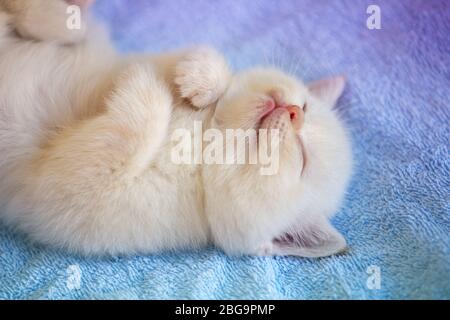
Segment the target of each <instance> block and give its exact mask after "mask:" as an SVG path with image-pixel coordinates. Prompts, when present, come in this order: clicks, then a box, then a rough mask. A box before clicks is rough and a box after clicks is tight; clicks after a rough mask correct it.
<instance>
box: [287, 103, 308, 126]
mask: <svg viewBox="0 0 450 320" xmlns="http://www.w3.org/2000/svg"><path fill="white" fill-rule="evenodd" d="M286 109H287V111H288V112H289V116H290V117H291V122H292V125H293V126H294V128H295V129H296V130H300V129H301V127H302V126H303V122H304V121H305V113H304V112H303V109H302V108H300V107H299V106H296V105H290V106H287V107H286Z"/></svg>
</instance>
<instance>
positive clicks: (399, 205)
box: [0, 0, 450, 299]
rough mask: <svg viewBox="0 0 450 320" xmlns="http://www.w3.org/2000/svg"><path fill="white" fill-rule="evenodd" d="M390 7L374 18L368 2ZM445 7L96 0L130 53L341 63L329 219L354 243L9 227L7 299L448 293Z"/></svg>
mask: <svg viewBox="0 0 450 320" xmlns="http://www.w3.org/2000/svg"><path fill="white" fill-rule="evenodd" d="M375 2H376V4H377V5H378V6H379V8H380V10H381V29H380V30H376V29H375V30H369V29H368V28H367V27H366V20H367V18H368V17H369V14H367V13H366V10H367V7H368V6H369V5H370V4H373V3H375ZM449 7H450V5H449V2H448V1H445V0H442V1H425V0H424V1H410V0H402V1H400V0H399V1H390V0H389V1H388V0H386V1H384V0H377V1H373V0H369V1H365V0H356V1H355V0H346V1H332V0H329V1H325V0H307V1H300V0H281V1H272V0H265V1H262V0H258V1H256V0H255V1H235V0H221V1H209V0H205V1H202V0H172V1H158V0H149V1H145V0H133V1H126V0H115V1H112V0H108V1H106V0H99V1H98V3H97V4H96V6H95V13H96V14H97V16H98V17H99V18H100V19H102V20H104V21H105V23H106V24H107V25H109V27H110V29H111V33H112V38H113V39H114V41H115V43H116V44H117V46H118V48H119V49H120V50H121V51H124V52H160V51H162V50H169V49H175V48H178V47H183V46H187V45H192V44H194V43H202V44H203V43H206V44H211V45H214V46H216V47H217V48H218V49H219V50H221V51H223V52H224V54H225V55H226V56H227V58H228V59H229V60H230V61H231V62H232V63H233V66H234V67H235V68H236V69H240V68H245V67H249V66H252V65H255V64H260V63H265V64H275V65H277V66H279V67H282V68H284V69H285V70H287V71H291V72H294V73H295V74H297V75H298V76H299V77H301V78H303V79H305V80H306V81H310V80H314V79H317V78H320V77H323V76H327V75H330V74H345V75H346V76H347V78H348V87H347V89H346V92H345V95H344V97H343V98H342V99H341V100H340V102H339V109H340V112H341V113H342V115H343V117H344V119H345V120H346V122H347V123H348V126H349V128H350V129H351V132H352V138H353V145H354V154H355V159H356V168H355V174H354V178H353V180H352V183H351V186H350V189H349V192H348V197H347V200H346V202H345V206H344V207H343V208H342V209H341V210H340V212H339V213H338V215H337V216H336V218H335V219H334V224H335V225H336V226H337V228H338V229H339V230H341V231H342V232H343V234H344V235H345V237H346V238H347V240H348V242H349V245H350V247H351V250H350V252H349V253H348V254H346V255H342V256H335V257H330V258H324V259H318V260H314V259H302V258H296V257H277V258H253V257H242V258H229V257H226V256H225V255H224V254H222V253H221V252H220V251H218V250H216V249H214V248H207V249H204V250H198V251H183V252H174V253H165V254H161V255H154V256H151V255H149V256H135V257H129V258H121V257H118V258H108V259H93V258H82V257H77V256H73V255H69V254H67V253H65V252H61V251H55V250H53V249H50V248H46V247H41V246H36V245H34V244H31V243H28V242H27V240H26V238H25V237H24V236H23V235H21V234H16V233H14V232H12V231H10V230H8V229H6V228H5V227H4V226H0V298H3V299H78V298H84V299H103V298H105V299H113V298H121V299H122V298H123V299H158V298H159V299H178V298H179V299H185V298H192V299H239V298H241V299H242V298H251V299H315V298H319V299H334V298H338V299H375V298H388V299H391V298H395V299H401V298H418V299H427V298H437V299H449V298H450V280H449V279H450V267H449V263H450V238H449V233H450V215H449V211H450V205H449V203H450V193H449V184H450V179H449V177H450V161H449V160H450V157H449V156H450V154H449V139H450V128H449V125H450V111H449V103H450V99H449V98H450V96H449V89H450V81H449V66H450V58H449V54H450V37H449V34H450V19H449V16H450V10H449V9H450V8H449Z"/></svg>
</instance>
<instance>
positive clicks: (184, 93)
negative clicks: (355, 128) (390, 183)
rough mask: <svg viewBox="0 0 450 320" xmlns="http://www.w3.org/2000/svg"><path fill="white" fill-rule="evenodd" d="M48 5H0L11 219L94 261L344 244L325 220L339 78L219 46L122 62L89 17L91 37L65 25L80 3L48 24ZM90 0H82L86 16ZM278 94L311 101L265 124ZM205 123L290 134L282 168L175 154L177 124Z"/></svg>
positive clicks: (344, 176)
mask: <svg viewBox="0 0 450 320" xmlns="http://www.w3.org/2000/svg"><path fill="white" fill-rule="evenodd" d="M38 2H39V3H40V2H41V1H40V0H39V1H36V3H38ZM44 2H46V3H47V4H45V5H44V4H40V5H39V4H38V5H36V6H33V7H32V8H30V7H29V5H25V4H24V3H25V2H24V1H22V0H0V6H2V8H3V11H0V97H1V100H0V150H1V152H2V157H1V158H0V206H1V207H0V211H1V219H2V220H3V221H5V222H6V223H7V224H10V225H12V226H15V227H17V228H18V229H20V230H22V231H24V232H26V233H27V234H28V235H29V236H30V237H31V238H33V239H34V240H36V241H39V242H41V243H46V244H50V245H56V246H60V247H64V248H67V249H70V250H72V251H77V252H81V253H83V254H129V253H135V252H137V253H154V252H158V251H160V250H166V249H174V248H183V247H184V248H186V247H198V246H203V245H205V244H207V243H208V242H213V243H214V244H215V245H217V246H218V247H220V248H222V249H223V250H225V251H226V252H227V253H229V254H261V255H286V254H289V255H300V256H309V257H317V256H326V255H330V254H334V253H338V252H340V251H342V250H344V249H345V248H346V243H345V240H344V238H343V237H342V236H341V235H340V234H339V233H338V232H337V231H336V230H335V229H334V228H333V227H332V226H331V225H330V223H329V221H328V219H329V218H330V217H331V216H332V215H333V214H334V212H335V211H336V210H337V208H338V206H339V205H340V202H341V201H342V198H343V195H344V192H345V188H346V184H347V182H348V178H349V176H350V171H351V153H350V144H349V140H348V137H347V135H346V133H345V129H344V127H343V125H342V123H341V122H340V121H339V119H338V117H337V115H336V113H335V112H334V111H333V110H332V107H333V105H334V103H335V102H336V100H337V99H338V97H339V96H340V94H341V93H342V90H343V87H344V80H343V79H342V78H340V77H337V78H332V79H328V80H324V81H321V82H317V83H314V84H312V85H310V86H305V85H304V84H303V83H301V82H300V81H299V80H297V79H294V78H292V77H289V76H287V75H285V74H284V73H282V72H281V71H278V70H273V69H255V70H250V71H245V72H242V73H238V74H235V75H231V73H230V71H229V70H228V67H227V65H226V63H225V61H224V59H223V58H222V57H221V56H220V55H219V54H218V53H216V52H215V51H213V50H212V49H208V48H200V49H194V50H189V51H186V52H180V53H173V54H165V55H161V56H152V57H150V56H143V57H121V56H119V55H117V54H116V53H115V51H114V50H113V49H112V47H111V46H110V45H109V43H108V41H107V39H106V37H105V36H104V35H103V33H102V31H101V30H100V29H99V28H97V27H95V26H93V25H92V26H91V25H89V24H87V22H86V25H87V26H88V30H86V28H85V29H83V30H81V31H80V30H78V31H73V30H68V29H66V28H56V27H54V26H56V25H59V24H60V22H58V21H62V18H61V17H62V16H61V15H62V13H61V12H64V17H66V16H65V11H64V10H62V11H61V9H60V8H65V7H66V6H67V4H68V2H64V1H61V0H54V1H51V3H52V6H55V7H54V8H53V7H52V8H53V9H52V10H50V12H51V13H52V14H50V15H46V17H47V19H46V20H42V19H41V17H42V16H43V15H44V12H47V11H48V10H47V8H46V6H48V5H49V4H48V3H50V1H44ZM69 2H72V1H69ZM87 2H88V1H82V0H77V4H85V5H84V6H83V10H84V11H83V14H84V15H85V14H86V13H87ZM26 3H28V1H27V2H26ZM55 8H56V9H55ZM24 17H25V18H24ZM39 19H40V20H39ZM37 20H39V21H40V23H39V24H36V23H35V22H33V21H37ZM30 21H31V22H30ZM47 22H48V24H47ZM73 32H75V34H74V33H73ZM18 70H20V72H19V71H18ZM267 101H269V102H270V101H272V102H273V103H274V104H277V105H278V104H287V105H297V106H300V107H301V108H300V109H299V115H300V116H301V123H299V124H298V125H294V123H293V122H292V121H291V119H290V118H289V113H288V112H286V111H285V109H283V108H278V109H277V110H275V111H273V112H271V113H270V114H269V115H268V116H264V117H263V115H264V114H263V113H265V112H267V110H264V108H262V107H261V106H265V105H267V104H266V103H267ZM195 120H199V121H202V122H203V123H204V124H205V127H206V128H216V129H218V130H225V129H227V128H242V129H247V128H259V127H261V128H277V129H280V131H281V133H282V135H281V136H282V141H281V145H280V156H281V157H280V170H279V172H278V173H277V174H276V175H272V176H263V175H261V174H259V171H258V169H259V167H258V166H257V165H256V166H255V165H208V166H206V165H195V164H192V165H176V164H174V163H172V162H171V161H170V158H169V155H170V151H171V149H172V148H173V142H171V140H170V139H169V137H170V135H171V133H172V132H173V131H174V130H175V129H178V128H185V129H188V130H193V123H194V121H195ZM255 143H258V142H255ZM258 147H259V146H258Z"/></svg>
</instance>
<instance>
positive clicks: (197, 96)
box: [175, 47, 231, 108]
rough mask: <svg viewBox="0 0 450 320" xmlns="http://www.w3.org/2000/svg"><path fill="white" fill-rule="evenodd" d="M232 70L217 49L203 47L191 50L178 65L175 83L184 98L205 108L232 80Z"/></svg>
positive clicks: (194, 104)
mask: <svg viewBox="0 0 450 320" xmlns="http://www.w3.org/2000/svg"><path fill="white" fill-rule="evenodd" d="M230 77H231V74H230V70H229V68H228V65H227V63H226V62H225V59H224V58H223V57H222V55H220V54H219V53H218V52H217V51H215V50H214V49H211V48H207V47H202V48H197V49H194V50H193V51H191V52H189V53H188V54H187V55H186V56H185V57H184V58H183V59H182V60H181V61H180V62H179V63H178V64H177V66H176V70H175V83H176V84H177V85H178V87H179V90H180V95H181V97H182V98H186V99H189V101H190V102H191V103H192V105H193V106H195V107H197V108H205V107H207V106H208V105H210V104H212V103H214V102H216V101H217V100H218V99H219V98H220V96H221V95H222V94H223V93H224V92H225V90H226V88H227V86H228V83H229V81H230Z"/></svg>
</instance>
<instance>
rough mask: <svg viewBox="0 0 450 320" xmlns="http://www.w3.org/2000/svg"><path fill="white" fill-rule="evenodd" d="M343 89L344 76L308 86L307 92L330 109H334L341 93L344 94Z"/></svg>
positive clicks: (319, 81)
mask: <svg viewBox="0 0 450 320" xmlns="http://www.w3.org/2000/svg"><path fill="white" fill-rule="evenodd" d="M344 88H345V77H344V76H336V77H331V78H327V79H322V80H318V81H315V82H313V83H311V84H309V85H308V89H309V92H311V94H312V95H313V96H315V97H316V98H317V99H319V100H321V101H322V102H323V103H324V104H325V105H326V106H328V107H330V108H332V107H334V105H335V104H336V102H337V100H338V99H339V97H340V96H341V95H342V92H344Z"/></svg>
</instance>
